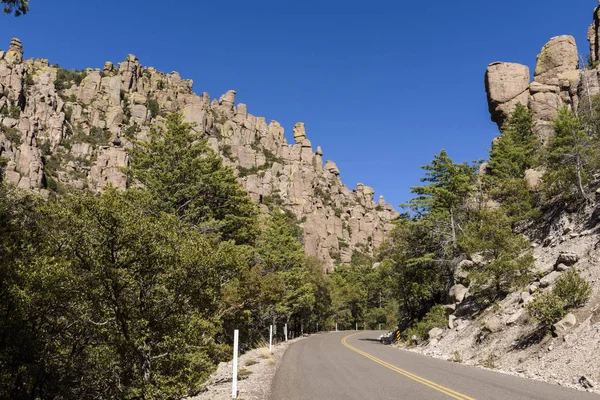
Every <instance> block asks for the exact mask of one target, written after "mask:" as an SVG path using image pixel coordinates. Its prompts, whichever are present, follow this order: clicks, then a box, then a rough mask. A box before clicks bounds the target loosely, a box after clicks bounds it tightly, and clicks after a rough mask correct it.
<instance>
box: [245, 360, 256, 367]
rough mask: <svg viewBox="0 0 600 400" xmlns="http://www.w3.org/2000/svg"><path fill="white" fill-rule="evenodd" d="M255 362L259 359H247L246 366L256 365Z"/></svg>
mask: <svg viewBox="0 0 600 400" xmlns="http://www.w3.org/2000/svg"><path fill="white" fill-rule="evenodd" d="M254 364H258V361H256V360H252V359H250V360H247V361H246V364H245V365H246V367H249V366H251V365H254Z"/></svg>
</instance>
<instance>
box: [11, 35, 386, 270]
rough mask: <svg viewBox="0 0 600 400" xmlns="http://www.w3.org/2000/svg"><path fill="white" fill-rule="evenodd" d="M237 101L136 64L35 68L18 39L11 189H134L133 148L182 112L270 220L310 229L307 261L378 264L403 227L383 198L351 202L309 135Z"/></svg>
mask: <svg viewBox="0 0 600 400" xmlns="http://www.w3.org/2000/svg"><path fill="white" fill-rule="evenodd" d="M235 97H236V92H235V91H233V90H230V91H228V92H227V93H225V94H224V95H223V96H221V97H220V98H219V99H218V100H217V99H212V100H211V99H210V97H209V95H208V94H207V93H202V94H201V95H199V96H198V95H196V94H194V93H193V92H192V81H191V80H185V79H182V78H181V77H180V76H179V74H178V73H177V72H172V73H170V74H165V73H162V72H159V71H156V70H155V69H154V68H145V67H143V66H142V65H141V64H140V62H139V61H138V59H137V58H136V57H135V56H134V55H128V56H127V58H126V60H125V61H123V62H122V63H120V64H118V65H113V64H112V63H110V62H107V63H105V65H104V67H103V68H102V69H87V70H85V71H77V72H75V71H66V70H64V69H61V68H60V67H58V66H52V65H50V64H49V62H48V60H43V59H29V60H24V59H23V48H22V45H21V42H20V41H19V40H18V39H13V40H12V41H11V43H10V47H9V48H8V50H7V51H0V156H2V157H4V158H5V159H6V160H7V161H8V163H7V167H6V171H5V179H6V180H7V181H8V182H11V183H13V184H15V185H17V186H18V187H21V188H26V189H32V190H40V191H46V190H59V191H60V188H61V187H62V186H63V185H66V186H71V187H75V188H78V189H82V190H83V189H88V190H92V191H99V190H102V188H104V187H106V186H108V185H113V186H115V187H117V188H121V189H125V188H126V187H127V185H128V184H129V182H127V178H126V176H125V175H124V174H123V172H122V167H125V166H127V164H128V148H130V147H131V146H132V143H131V141H132V140H133V139H142V140H144V139H145V138H146V137H147V135H148V132H149V130H150V129H151V126H152V125H153V124H161V123H162V121H163V116H164V115H165V114H167V113H172V112H180V113H182V114H183V115H184V117H185V119H186V120H187V121H188V122H191V123H193V124H194V129H196V130H197V131H198V132H202V133H203V134H204V135H205V136H206V137H207V138H208V141H209V144H210V145H211V147H212V148H213V149H214V150H215V151H217V152H218V153H219V154H221V155H222V157H223V159H224V162H225V163H226V164H227V165H230V166H232V167H233V168H234V169H235V170H236V171H237V174H238V178H239V181H240V183H241V184H242V186H243V187H244V188H245V189H246V190H247V191H248V193H249V194H250V196H251V197H252V198H253V199H254V200H256V201H257V202H258V203H260V204H261V207H262V208H264V209H265V210H268V207H269V206H271V205H273V204H278V205H281V206H282V207H284V208H287V209H289V210H291V211H293V212H294V214H295V215H296V216H297V217H298V219H299V220H300V221H301V222H302V226H303V229H304V243H305V249H306V252H307V254H309V255H313V256H316V257H318V258H320V259H322V260H325V261H326V264H327V268H328V269H331V268H332V267H333V265H334V261H335V260H339V261H341V262H349V261H350V259H351V257H352V253H353V252H354V251H361V252H364V253H367V254H368V253H371V252H372V251H373V249H374V248H375V247H377V246H378V245H379V244H380V243H381V241H382V240H383V237H384V235H385V234H386V232H388V231H389V230H390V229H391V225H390V223H389V222H390V220H391V219H392V218H394V217H395V216H396V215H397V212H396V211H395V210H394V209H393V207H392V206H391V205H388V204H386V203H385V200H384V199H383V198H382V197H380V198H379V201H378V202H375V201H373V194H374V191H373V189H372V188H370V187H368V186H364V185H362V184H358V185H357V187H356V188H355V189H354V190H349V189H348V188H347V187H346V186H345V185H344V184H343V183H342V181H341V178H340V176H339V175H340V171H339V170H338V168H337V166H336V165H335V163H334V162H333V161H330V160H327V161H326V163H325V165H324V166H323V152H322V150H321V148H320V147H317V148H316V149H315V150H313V146H312V143H311V142H310V140H308V138H307V136H306V131H305V127H304V124H303V123H301V122H299V123H297V124H295V126H294V128H293V134H294V143H287V141H286V139H285V138H284V130H283V128H282V127H281V125H280V124H279V123H278V122H277V121H271V122H270V123H267V122H266V120H265V118H263V117H255V116H254V115H252V114H249V113H248V112H247V107H246V105H245V104H237V105H236V102H235Z"/></svg>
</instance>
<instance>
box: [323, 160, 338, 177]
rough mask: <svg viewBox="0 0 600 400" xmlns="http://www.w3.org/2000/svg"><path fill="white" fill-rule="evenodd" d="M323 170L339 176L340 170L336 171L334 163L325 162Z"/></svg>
mask: <svg viewBox="0 0 600 400" xmlns="http://www.w3.org/2000/svg"><path fill="white" fill-rule="evenodd" d="M324 168H325V170H326V171H329V172H331V173H332V174H334V175H339V174H340V170H339V169H338V167H337V165H335V163H334V162H333V161H331V160H327V161H325V167H324Z"/></svg>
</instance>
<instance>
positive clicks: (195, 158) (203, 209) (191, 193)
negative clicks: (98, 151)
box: [129, 114, 258, 244]
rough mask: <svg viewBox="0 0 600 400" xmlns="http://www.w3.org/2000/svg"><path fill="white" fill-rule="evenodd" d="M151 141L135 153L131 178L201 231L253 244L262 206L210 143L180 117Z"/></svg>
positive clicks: (163, 206) (155, 131)
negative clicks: (251, 198)
mask: <svg viewBox="0 0 600 400" xmlns="http://www.w3.org/2000/svg"><path fill="white" fill-rule="evenodd" d="M149 139H150V140H149V141H148V142H145V141H138V142H136V146H135V147H134V148H133V149H131V167H130V168H129V174H130V176H131V177H132V178H133V180H135V181H138V182H139V183H141V184H142V185H144V186H145V187H146V188H148V190H150V192H151V193H152V194H153V195H154V196H155V198H156V203H157V205H158V207H159V208H160V209H161V210H163V211H166V212H170V213H173V214H175V215H177V216H178V217H179V218H180V219H181V220H183V221H185V222H188V223H190V224H192V225H194V226H196V227H197V228H198V229H200V231H201V232H210V233H215V234H216V233H218V234H220V236H221V238H222V239H224V240H229V239H233V240H235V241H236V243H238V244H252V243H253V241H254V239H255V237H256V234H257V230H258V227H257V215H258V211H257V208H256V205H255V204H254V203H253V202H252V201H251V200H250V198H249V197H248V194H247V193H246V192H245V191H244V190H242V188H241V187H240V185H239V183H238V182H237V180H236V178H235V175H234V173H233V170H232V169H231V168H229V167H225V166H223V162H222V160H221V158H220V157H219V156H218V155H217V154H216V153H215V152H214V151H213V150H212V149H211V148H210V147H209V146H208V143H207V141H206V139H205V138H203V137H202V135H200V134H198V133H196V132H195V131H194V130H193V129H192V126H191V125H190V124H188V123H186V122H184V121H183V118H182V116H181V115H179V114H172V115H169V116H168V117H167V119H166V126H165V128H158V127H156V128H154V129H152V130H151V132H150V138H149ZM131 184H133V182H131Z"/></svg>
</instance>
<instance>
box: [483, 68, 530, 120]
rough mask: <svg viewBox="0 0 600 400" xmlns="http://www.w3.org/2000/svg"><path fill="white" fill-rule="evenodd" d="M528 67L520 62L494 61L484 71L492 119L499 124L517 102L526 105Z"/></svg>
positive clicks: (527, 96)
mask: <svg viewBox="0 0 600 400" xmlns="http://www.w3.org/2000/svg"><path fill="white" fill-rule="evenodd" d="M529 77H530V75H529V67H527V66H526V65H522V64H515V63H507V62H494V63H491V64H490V65H489V66H488V67H487V70H486V72H485V90H486V93H487V98H488V106H489V110H490V114H491V116H492V121H494V122H496V123H498V126H501V125H502V124H503V122H504V120H505V119H506V118H507V117H508V115H510V113H511V112H512V111H513V110H514V108H515V107H516V105H517V104H518V103H521V104H523V105H527V101H528V98H529V91H528V89H529Z"/></svg>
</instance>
